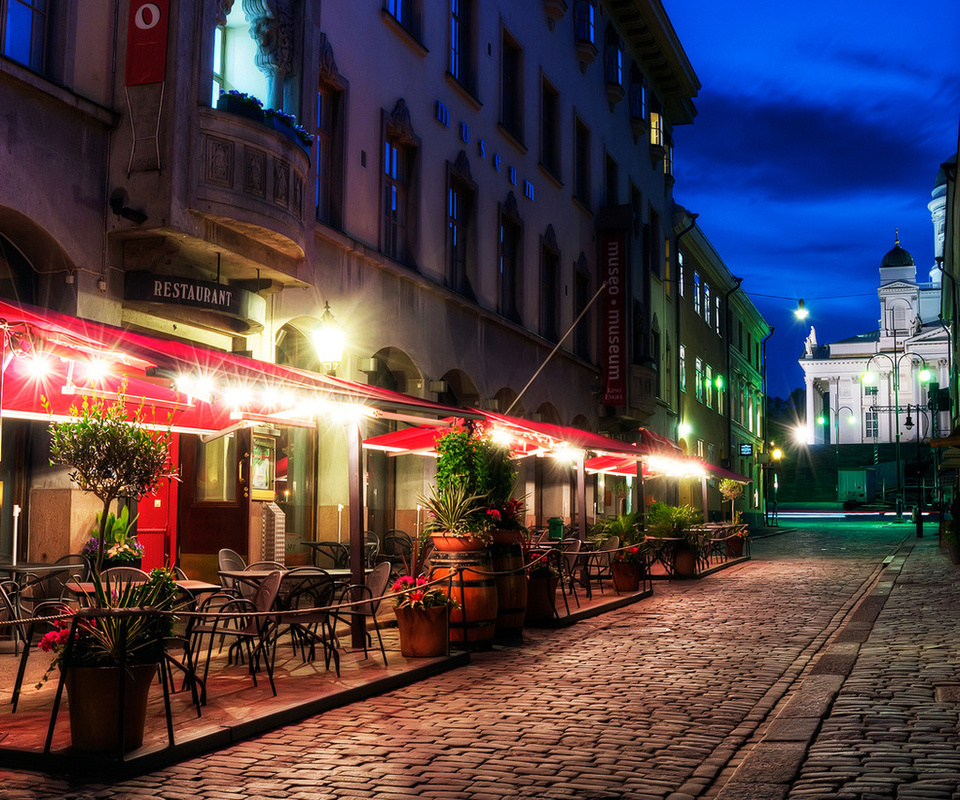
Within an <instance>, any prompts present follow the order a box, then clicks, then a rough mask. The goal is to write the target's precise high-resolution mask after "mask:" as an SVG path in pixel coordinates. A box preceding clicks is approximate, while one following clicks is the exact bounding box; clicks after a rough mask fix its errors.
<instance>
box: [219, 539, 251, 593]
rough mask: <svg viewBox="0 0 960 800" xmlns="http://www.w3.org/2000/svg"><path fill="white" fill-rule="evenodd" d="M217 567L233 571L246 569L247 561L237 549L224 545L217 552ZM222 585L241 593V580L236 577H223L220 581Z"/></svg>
mask: <svg viewBox="0 0 960 800" xmlns="http://www.w3.org/2000/svg"><path fill="white" fill-rule="evenodd" d="M217 568H218V569H220V570H230V571H231V572H233V571H235V570H242V569H246V568H247V562H246V560H244V558H243V556H242V555H240V554H239V553H238V552H237V551H236V550H231V549H230V548H229V547H224V548H221V550H220V552H219V553H217ZM220 585H221V586H223V588H224V589H226V590H227V591H230V592H233V593H234V594H240V582H239V581H238V580H237V579H236V578H223V579H222V580H221V581H220Z"/></svg>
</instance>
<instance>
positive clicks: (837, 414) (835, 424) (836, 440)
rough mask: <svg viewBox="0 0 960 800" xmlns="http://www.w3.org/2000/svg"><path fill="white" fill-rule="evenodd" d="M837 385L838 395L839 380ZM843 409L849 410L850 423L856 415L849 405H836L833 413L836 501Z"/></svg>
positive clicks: (855, 420) (854, 419) (852, 423)
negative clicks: (841, 413)
mask: <svg viewBox="0 0 960 800" xmlns="http://www.w3.org/2000/svg"><path fill="white" fill-rule="evenodd" d="M837 385H838V389H837V395H839V394H840V391H839V382H838V384H837ZM839 400H840V398H839V396H838V397H837V401H838V402H839ZM844 410H846V411H848V412H850V416H848V417H847V422H848V423H849V424H851V425H856V424H857V417H856V415H855V414H854V413H853V409H852V408H850V406H837V410H836V411H835V412H834V414H833V430H834V447H835V448H836V451H837V502H839V501H840V412H841V411H844Z"/></svg>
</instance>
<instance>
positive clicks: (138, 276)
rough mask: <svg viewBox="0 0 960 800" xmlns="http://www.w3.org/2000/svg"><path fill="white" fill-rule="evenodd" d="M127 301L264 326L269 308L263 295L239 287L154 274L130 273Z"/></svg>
mask: <svg viewBox="0 0 960 800" xmlns="http://www.w3.org/2000/svg"><path fill="white" fill-rule="evenodd" d="M123 298H124V300H128V301H131V302H135V303H160V304H163V305H174V306H187V307H189V308H199V309H204V310H206V311H212V312H214V313H217V314H222V315H224V316H228V317H233V318H234V319H239V320H243V321H245V322H247V323H253V324H255V325H260V326H262V324H263V321H264V319H265V315H266V305H267V303H266V300H264V298H263V297H261V296H260V295H258V294H255V293H254V292H248V291H246V290H245V289H241V288H239V287H238V286H230V285H228V284H222V283H211V282H209V281H198V280H194V279H192V278H184V277H181V276H179V275H156V274H154V273H152V272H128V273H127V274H126V279H125V282H124V291H123Z"/></svg>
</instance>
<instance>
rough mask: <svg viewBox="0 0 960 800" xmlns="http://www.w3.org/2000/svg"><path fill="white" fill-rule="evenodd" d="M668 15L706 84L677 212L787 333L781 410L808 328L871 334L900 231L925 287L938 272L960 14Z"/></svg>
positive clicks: (956, 107) (805, 8)
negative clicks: (935, 209)
mask: <svg viewBox="0 0 960 800" xmlns="http://www.w3.org/2000/svg"><path fill="white" fill-rule="evenodd" d="M663 4H664V7H665V9H666V11H667V13H668V14H669V16H670V19H671V22H672V23H673V26H674V28H675V29H676V32H677V34H678V36H679V37H680V41H681V43H682V44H683V47H684V50H685V51H686V53H687V57H688V58H689V59H690V62H691V63H692V64H693V68H694V70H695V72H696V73H697V76H698V78H699V79H700V83H701V84H702V89H701V90H700V94H699V96H698V98H697V99H696V100H695V101H694V102H695V105H696V107H697V112H698V113H697V117H696V119H695V121H694V123H693V125H686V126H679V127H677V128H675V129H674V161H675V168H674V171H675V174H676V178H677V183H676V186H675V188H674V198H675V200H676V201H677V202H678V203H680V204H681V205H683V206H685V207H686V208H688V209H689V210H690V211H693V212H696V213H698V214H700V218H699V220H698V224H699V225H700V227H701V229H702V230H703V232H704V234H705V235H706V236H707V238H708V239H710V241H711V242H712V243H713V245H714V247H716V249H717V251H718V252H719V253H720V255H721V257H722V258H723V259H724V261H725V262H726V265H727V267H728V268H729V270H730V271H731V272H732V273H733V274H734V275H737V276H741V277H743V279H744V281H743V288H744V290H745V291H746V292H747V294H749V295H750V296H751V298H752V299H753V301H754V303H755V305H756V306H757V308H758V309H760V312H761V313H762V314H763V316H764V318H765V319H766V320H767V321H768V322H769V323H770V324H771V325H773V326H774V327H775V328H776V331H775V333H774V335H773V337H771V339H770V340H769V342H768V343H767V380H768V392H769V394H770V395H773V396H785V395H787V394H788V393H789V392H790V391H791V390H792V389H794V388H797V387H799V386H802V384H803V373H802V371H801V369H800V367H799V365H798V364H797V359H798V358H799V357H800V355H801V354H802V352H803V341H804V338H805V337H806V336H807V334H808V333H809V331H810V326H811V325H813V326H814V327H815V328H816V331H817V340H818V341H819V342H820V344H826V343H829V342H831V341H836V340H838V339H843V338H846V337H848V336H853V335H855V334H857V333H862V332H864V331H868V330H875V329H876V327H877V317H878V315H879V302H878V300H877V295H876V290H877V286H878V281H879V272H878V268H879V265H880V260H881V259H882V258H883V256H884V254H885V253H886V252H887V251H888V250H889V249H890V248H891V247H893V244H894V229H895V228H899V231H900V244H901V246H902V247H904V248H905V249H906V250H908V251H909V252H910V253H911V255H913V257H914V260H915V261H916V263H917V273H918V278H919V279H920V280H925V279H926V276H927V274H928V271H929V269H930V268H931V267H932V266H933V265H934V253H933V226H932V224H931V221H930V213H929V211H928V210H927V203H928V202H929V201H930V192H931V190H932V189H933V185H934V180H935V178H936V175H937V171H938V170H939V167H940V164H941V163H942V162H943V161H945V160H946V159H947V158H948V157H949V156H950V155H951V154H952V153H954V152H956V150H957V138H958V126H960V50H958V47H957V43H958V39H960V0H915V1H914V2H912V3H910V2H891V0H871V2H869V3H867V2H851V1H850V0H833V2H825V1H824V0H805V2H803V3H775V2H770V1H769V0H764V1H763V2H761V1H760V0H724V1H723V2H719V1H718V0H663ZM760 295H776V296H777V297H785V298H790V299H777V298H773V297H762V296H760ZM799 298H803V299H804V300H805V303H806V306H807V308H809V310H810V312H811V315H810V317H809V319H808V320H807V322H806V323H800V322H797V321H796V320H795V319H794V317H793V313H792V310H793V308H794V307H795V305H796V303H795V300H796V299H799Z"/></svg>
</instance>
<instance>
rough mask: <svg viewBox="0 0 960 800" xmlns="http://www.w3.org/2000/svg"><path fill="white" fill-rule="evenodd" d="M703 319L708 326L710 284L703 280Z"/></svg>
mask: <svg viewBox="0 0 960 800" xmlns="http://www.w3.org/2000/svg"><path fill="white" fill-rule="evenodd" d="M703 321H704V322H706V323H707V327H710V284H709V283H707V282H706V281H704V282H703Z"/></svg>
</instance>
